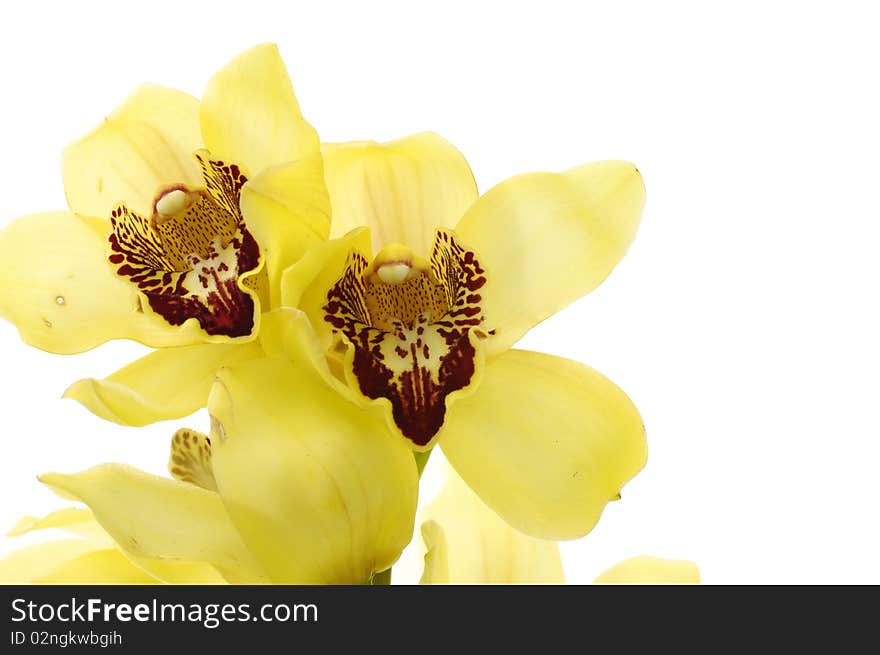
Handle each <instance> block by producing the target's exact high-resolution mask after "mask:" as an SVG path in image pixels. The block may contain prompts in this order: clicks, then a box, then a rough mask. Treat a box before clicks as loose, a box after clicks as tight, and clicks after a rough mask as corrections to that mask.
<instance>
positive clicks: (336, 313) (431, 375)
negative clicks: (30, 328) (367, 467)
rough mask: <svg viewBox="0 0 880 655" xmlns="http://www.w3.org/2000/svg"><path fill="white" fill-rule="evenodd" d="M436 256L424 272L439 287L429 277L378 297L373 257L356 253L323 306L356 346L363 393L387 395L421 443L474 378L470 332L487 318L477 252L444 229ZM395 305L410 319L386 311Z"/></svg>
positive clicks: (404, 429) (401, 423)
mask: <svg viewBox="0 0 880 655" xmlns="http://www.w3.org/2000/svg"><path fill="white" fill-rule="evenodd" d="M430 263H431V270H430V271H423V272H422V275H423V276H425V277H426V278H428V279H429V280H430V282H431V284H432V285H434V287H433V288H434V291H435V293H434V294H431V293H429V292H426V291H425V286H426V283H425V280H417V281H418V284H412V285H409V286H407V285H385V288H382V289H381V290H382V294H381V297H383V298H384V296H387V295H388V294H389V293H397V295H398V297H396V298H394V299H393V300H390V301H384V302H382V303H377V302H376V301H375V297H376V296H377V295H379V294H377V292H376V290H374V289H373V286H374V285H376V284H377V282H376V281H375V280H374V279H371V278H370V276H369V266H368V263H367V261H366V259H365V258H364V257H363V256H362V255H360V254H358V253H352V255H350V256H349V260H348V262H347V264H346V270H345V273H344V274H343V276H342V277H341V278H340V280H339V281H338V282H337V283H336V284H335V285H334V286H333V288H332V289H331V290H330V291H329V292H328V294H327V304H326V305H325V307H324V311H325V312H326V314H325V317H324V318H325V320H326V321H327V322H328V323H329V324H330V325H331V326H333V328H334V329H335V330H338V331H339V332H341V333H342V334H344V335H345V336H346V337H347V338H348V340H349V341H350V342H351V343H352V345H353V346H354V361H353V365H352V373H353V374H354V376H355V378H356V379H357V380H358V385H359V387H360V390H361V393H363V394H364V395H365V396H366V397H368V398H373V399H377V398H387V399H388V400H389V402H390V403H391V407H392V417H393V419H394V423H395V424H396V425H397V427H398V429H399V430H400V432H401V434H403V436H405V437H406V438H407V439H409V440H410V441H411V442H412V443H413V444H415V445H416V446H418V447H425V446H427V445H428V444H429V443H430V442H431V440H432V439H433V438H434V436H435V435H436V434H437V433H438V432H439V431H440V429H441V427H442V426H443V423H444V421H445V417H446V399H447V397H448V396H449V394H451V393H453V392H455V391H458V390H461V389H464V388H466V387H467V386H468V385H469V384H470V383H471V381H472V380H473V377H474V373H475V366H476V364H475V362H476V356H477V353H476V349H475V347H474V345H473V343H472V341H471V334H470V333H471V331H472V330H474V329H477V328H479V327H480V326H481V325H482V324H483V323H484V321H485V319H484V317H483V314H482V309H481V307H480V303H481V302H482V296H481V294H480V293H478V292H479V290H480V289H481V288H482V287H483V286H484V285H485V284H486V276H485V271H484V269H483V268H482V267H481V266H480V263H479V261H478V259H477V257H476V255H475V253H474V252H473V251H471V250H468V249H466V248H465V247H463V246H462V245H461V244H459V243H458V242H457V240H456V238H455V236H454V234H453V233H451V232H449V231H446V230H440V231H438V233H437V236H436V238H435V240H434V247H433V249H432V253H431V262H430ZM378 284H379V285H381V284H382V283H381V282H380V283H378ZM407 295H408V297H407ZM388 308H394V311H396V312H397V313H398V315H403V316H404V318H403V319H401V318H399V316H391V315H388V314H387V313H386V314H383V312H387V311H391V310H389V309H388ZM404 308H405V309H404ZM371 309H372V311H371ZM489 333H491V331H489ZM434 351H436V352H434Z"/></svg>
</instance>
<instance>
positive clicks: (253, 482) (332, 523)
mask: <svg viewBox="0 0 880 655" xmlns="http://www.w3.org/2000/svg"><path fill="white" fill-rule="evenodd" d="M299 317H300V318H299V325H300V327H301V329H303V330H306V329H308V322H307V321H306V320H305V316H304V315H302V314H300V315H299ZM309 358H310V355H309V354H308V353H304V354H303V356H301V357H296V356H294V357H293V363H291V362H290V361H288V360H286V359H272V358H267V359H263V360H254V361H251V362H245V363H242V364H239V365H237V366H234V367H230V368H228V369H224V370H222V371H221V372H220V375H219V382H218V384H217V385H216V386H215V387H214V390H213V391H212V393H211V398H210V400H209V411H210V412H211V416H212V417H213V418H212V424H213V426H214V429H213V430H212V434H211V441H212V444H213V448H214V476H215V479H216V481H217V487H218V489H219V491H220V495H221V497H222V498H223V500H224V502H225V503H226V507H227V509H228V511H229V514H230V516H231V517H232V519H233V521H234V522H235V524H236V526H237V527H238V529H239V531H240V532H241V534H242V536H243V537H244V539H245V541H246V542H247V544H248V546H249V547H250V549H251V550H252V551H253V552H254V553H256V555H257V556H258V557H259V559H260V561H261V562H262V563H263V564H264V566H265V567H266V571H267V572H268V574H269V576H270V577H271V578H272V580H273V582H277V583H295V584H340V583H346V584H359V583H365V582H367V581H368V580H369V579H370V577H371V575H372V574H373V573H375V572H379V571H383V570H385V569H387V568H388V567H390V566H391V565H392V564H393V563H394V561H395V560H396V559H397V557H398V556H399V555H400V552H401V551H402V550H403V548H404V546H406V544H407V543H408V542H409V540H410V538H411V536H412V530H413V522H414V515H415V510H416V501H417V494H418V474H417V471H416V465H415V460H414V459H413V457H412V454H411V453H410V451H409V450H408V449H407V448H406V446H405V445H404V444H403V443H402V442H401V441H400V440H398V439H395V438H394V437H393V436H392V435H391V434H390V433H389V432H388V430H387V428H386V426H385V421H384V417H383V415H382V413H381V412H380V411H377V410H376V409H375V408H374V409H369V408H360V407H358V406H357V405H355V404H353V403H351V402H349V401H347V400H345V399H344V398H343V397H342V396H340V395H339V394H338V393H337V392H336V391H335V390H334V389H332V388H331V387H330V386H328V385H327V384H326V383H325V381H324V379H323V377H322V376H321V374H319V373H318V372H317V371H315V370H314V369H312V368H311V367H310V366H308V364H307V362H308V361H309Z"/></svg>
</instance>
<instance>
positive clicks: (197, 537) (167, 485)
mask: <svg viewBox="0 0 880 655" xmlns="http://www.w3.org/2000/svg"><path fill="white" fill-rule="evenodd" d="M40 481H42V482H43V483H45V484H46V485H48V486H49V487H51V488H52V489H53V490H54V491H55V492H56V493H59V494H60V495H62V496H64V497H68V498H73V499H75V500H79V501H81V502H83V503H85V504H86V505H88V506H89V508H90V509H91V510H92V512H93V513H94V515H95V519H96V520H97V521H98V523H100V524H101V526H102V527H103V528H104V529H105V530H106V531H107V532H108V533H109V534H110V536H111V537H113V539H114V540H115V541H116V543H117V544H119V546H120V548H122V549H123V550H124V551H126V552H127V553H130V554H131V555H133V556H134V557H146V558H156V559H160V560H173V561H179V560H183V561H190V562H191V561H197V562H208V563H209V564H212V565H214V566H215V567H216V568H217V570H218V571H220V573H221V574H222V575H223V576H224V577H225V578H226V579H227V580H228V581H229V582H232V583H260V582H264V581H265V577H264V575H263V572H262V568H261V567H260V565H259V564H258V563H257V562H256V560H254V557H253V555H252V554H251V552H250V551H249V550H248V549H247V548H246V547H245V545H244V543H243V542H242V540H241V537H240V536H239V534H238V532H237V531H236V529H235V526H234V525H233V524H232V522H231V521H230V520H229V516H228V515H227V514H226V510H225V509H224V507H223V502H222V501H221V500H220V498H219V496H218V495H217V494H216V493H213V492H211V491H207V490H205V489H202V488H200V487H197V486H195V485H191V484H187V483H185V482H178V481H177V480H169V479H166V478H160V477H158V476H154V475H149V474H147V473H144V472H142V471H138V470H137V469H134V468H131V467H129V466H124V465H122V464H103V465H100V466H96V467H94V468H91V469H88V470H87V471H83V472H81V473H76V474H72V475H64V474H61V473H46V474H44V475H42V476H40Z"/></svg>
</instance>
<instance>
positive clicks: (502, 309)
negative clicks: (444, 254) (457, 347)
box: [455, 161, 645, 352]
mask: <svg viewBox="0 0 880 655" xmlns="http://www.w3.org/2000/svg"><path fill="white" fill-rule="evenodd" d="M644 204H645V188H644V185H643V183H642V178H641V175H639V171H638V170H637V169H636V167H635V166H633V165H632V164H629V163H627V162H620V161H603V162H598V163H595V164H588V165H586V166H580V167H578V168H573V169H571V170H570V171H568V172H566V173H559V174H556V173H530V174H527V175H520V176H517V177H513V178H511V179H509V180H507V181H505V182H502V183H501V184H499V185H497V186H496V187H494V188H493V189H491V190H490V191H489V192H488V193H486V194H485V195H484V196H483V197H481V198H480V199H479V200H478V201H477V202H476V203H475V204H474V205H473V206H472V207H471V208H470V210H469V211H468V212H467V213H466V214H465V215H464V217H463V218H462V219H461V221H460V222H459V223H458V225H457V226H456V228H455V231H456V233H457V234H458V235H459V236H460V237H461V240H462V241H463V242H464V243H466V244H467V245H469V246H470V247H472V248H473V249H474V250H475V251H476V252H477V256H478V257H479V260H480V262H481V263H482V264H483V266H484V267H485V268H486V270H487V273H488V278H489V280H488V283H487V284H486V286H485V287H484V290H483V291H482V292H481V293H482V294H483V308H484V310H485V313H486V317H487V322H488V324H491V325H492V326H493V327H494V328H495V329H496V330H497V336H496V337H495V338H494V339H491V340H490V343H489V348H490V351H491V352H500V351H503V350H505V349H506V348H509V347H510V346H511V345H512V344H513V343H514V342H516V341H517V340H518V339H519V338H520V337H521V336H522V335H523V334H525V333H526V332H527V331H528V330H529V329H531V328H532V327H533V326H534V325H536V324H538V323H540V322H541V321H543V320H544V319H545V318H547V317H548V316H551V315H552V314H554V313H555V312H557V311H559V310H560V309H562V308H563V307H565V306H566V305H568V304H569V303H571V302H573V301H575V300H577V299H578V298H580V297H581V296H583V295H584V294H586V293H589V292H590V291H592V290H593V289H595V288H596V287H597V286H599V284H600V283H601V282H602V281H603V280H604V279H605V278H606V277H607V276H608V274H609V273H611V270H612V269H613V268H614V266H615V265H616V264H617V262H619V261H620V259H621V258H622V257H623V255H624V254H625V253H626V250H627V248H628V247H629V245H630V243H631V242H632V240H633V238H634V237H635V233H636V229H637V228H638V226H639V221H640V219H641V215H642V207H643V206H644Z"/></svg>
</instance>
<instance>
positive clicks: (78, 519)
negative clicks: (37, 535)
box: [6, 507, 95, 537]
mask: <svg viewBox="0 0 880 655" xmlns="http://www.w3.org/2000/svg"><path fill="white" fill-rule="evenodd" d="M94 522H95V517H94V516H93V515H92V513H91V511H89V510H87V509H84V508H82V507H66V508H64V509H59V510H55V511H54V512H51V513H49V514H46V516H40V517H38V516H24V517H22V518H21V519H20V520H19V521H18V523H16V524H15V527H14V528H12V530H10V531H9V532H7V533H6V536H7V537H20V536H21V535H23V534H27V533H28V532H32V531H34V530H46V529H49V528H64V529H67V528H74V529H75V526H78V525H80V524H84V523H94Z"/></svg>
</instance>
